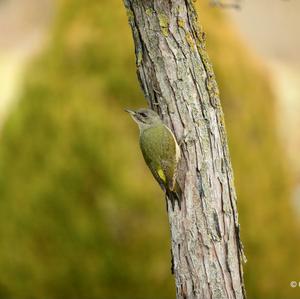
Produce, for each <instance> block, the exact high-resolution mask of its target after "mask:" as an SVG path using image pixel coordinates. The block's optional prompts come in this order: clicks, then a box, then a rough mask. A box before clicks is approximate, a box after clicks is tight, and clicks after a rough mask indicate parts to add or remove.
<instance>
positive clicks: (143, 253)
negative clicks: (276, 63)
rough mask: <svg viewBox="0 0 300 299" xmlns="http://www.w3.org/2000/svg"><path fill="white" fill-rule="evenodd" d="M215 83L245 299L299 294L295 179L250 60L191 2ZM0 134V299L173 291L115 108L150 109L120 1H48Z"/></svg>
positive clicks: (146, 188) (232, 35)
mask: <svg viewBox="0 0 300 299" xmlns="http://www.w3.org/2000/svg"><path fill="white" fill-rule="evenodd" d="M196 5H197V8H199V13H200V21H201V24H202V25H203V27H204V30H205V31H206V32H207V36H208V41H207V43H208V52H209V55H210V57H211V59H212V61H213V65H214V68H215V72H216V76H217V80H218V83H219V87H220V90H221V98H222V99H221V100H222V104H223V108H224V112H225V118H226V125H227V131H228V137H229V144H230V152H231V155H232V160H233V168H234V173H235V178H236V187H237V193H238V199H239V201H238V206H239V214H240V222H241V234H242V239H243V242H244V246H245V252H246V255H247V258H248V263H247V264H246V265H245V279H246V289H247V293H248V297H249V298H253V299H260V298H261V299H262V298H264V299H276V298H278V299H283V298H285V299H289V298H290V299H292V298H295V299H296V298H300V288H298V290H297V289H293V288H291V287H290V285H289V284H290V281H292V280H300V275H299V271H300V270H299V269H300V265H299V259H300V242H299V241H300V240H299V226H298V224H297V222H296V216H295V215H294V212H293V209H292V206H291V204H290V197H291V181H292V174H291V172H290V171H289V169H288V167H287V164H286V163H285V160H286V158H285V156H284V153H283V151H282V145H281V144H280V143H279V140H278V138H277V135H276V130H275V128H276V123H275V116H274V110H275V109H274V96H273V91H272V86H271V84H270V81H269V76H268V74H267V72H266V71H265V68H264V66H263V64H262V62H261V60H260V59H259V58H257V57H256V56H255V55H253V54H252V53H251V51H250V50H248V49H247V47H246V46H245V45H244V44H243V43H242V42H241V41H240V38H239V37H238V34H237V33H236V28H235V27H234V26H233V25H232V24H231V22H230V20H229V19H228V17H226V16H225V15H224V13H223V12H222V11H220V10H216V9H212V8H211V7H210V6H209V5H208V4H207V2H204V1H198V2H197V4H196ZM47 30H48V31H49V32H48V33H47V34H48V35H49V36H48V37H47V41H46V42H45V46H44V47H43V50H42V51H41V52H40V53H39V54H38V55H37V56H36V58H35V59H34V61H33V62H32V63H31V64H30V65H29V66H27V67H26V71H25V83H24V85H23V88H22V90H21V91H20V92H19V94H18V105H15V106H14V108H13V109H12V110H11V112H10V114H9V116H8V118H7V119H6V121H5V123H4V125H3V127H2V130H1V137H0V298H6V299H9V298H14V299H25V298H34V299H35V298H45V299H48V298H49V299H50V298H51V299H52V298H54V299H59V298H74V299H75V298H80V299H83V298H86V299H93V298H98V299H99V298H100V299H102V298H112V299H114V298H116V299H119V298H122V299H126V298H128V299H129V298H132V299H153V298H158V299H160V298H161V299H167V298H174V297H175V290H174V289H175V288H174V281H173V277H172V275H171V271H170V244H169V227H168V221H167V215H166V211H165V203H164V200H163V195H162V192H161V191H160V190H159V187H158V186H157V185H156V183H155V182H154V180H153V179H152V177H151V175H150V173H149V171H148V170H147V169H146V166H145V165H144V162H143V159H142V155H141V154H140V151H139V147H138V139H137V137H138V136H137V134H138V132H137V128H136V127H135V125H134V124H133V122H132V121H131V119H129V117H128V115H126V114H125V113H124V112H123V108H124V107H142V106H145V105H146V102H145V100H144V97H143V94H142V93H141V90H140V88H139V85H138V81H137V78H136V75H135V59H134V50H133V42H132V38H131V32H130V29H129V26H128V25H127V18H126V14H125V10H124V8H123V4H122V1H121V0H101V1H99V0H90V1H88V2H87V1H83V0H76V1H71V0H58V1H57V3H56V8H55V12H54V20H53V22H52V23H51V27H50V29H47Z"/></svg>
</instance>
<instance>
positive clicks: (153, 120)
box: [125, 108, 162, 129]
mask: <svg viewBox="0 0 300 299" xmlns="http://www.w3.org/2000/svg"><path fill="white" fill-rule="evenodd" d="M125 111H126V112H128V113H129V114H130V115H131V117H132V118H133V120H134V121H135V122H136V123H137V124H138V126H139V128H140V129H146V128H149V127H151V126H155V125H157V124H160V123H161V122H162V121H161V119H160V117H159V115H158V114H157V113H156V112H155V111H153V110H151V109H146V108H142V109H138V110H130V109H125Z"/></svg>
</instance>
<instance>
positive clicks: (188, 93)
mask: <svg viewBox="0 0 300 299" xmlns="http://www.w3.org/2000/svg"><path fill="white" fill-rule="evenodd" d="M124 2H125V7H126V9H127V13H128V18H129V23H130V25H131V28H132V31H133V37H134V42H135V52H136V64H137V74H138V77H139V80H140V83H141V86H142V88H143V91H144V93H145V96H146V98H147V100H148V102H149V105H150V106H151V107H152V108H153V109H154V110H156V111H158V112H159V113H160V115H161V116H162V118H163V120H164V122H165V123H166V124H167V125H168V126H169V127H170V128H171V129H172V130H173V132H174V133H175V136H176V138H177V140H178V141H179V144H180V146H181V151H182V158H181V162H180V166H179V171H178V177H179V179H178V180H179V183H180V186H181V188H182V190H183V193H182V204H181V208H179V206H178V205H176V206H175V209H174V210H173V209H172V205H171V202H169V201H167V206H168V215H169V222H170V227H171V239H172V258H173V273H174V275H175V281H176V293H177V298H188V299H190V298H201V299H206V298H214V299H216V298H219V299H227V298H228V299H229V298H245V290H244V283H243V271H242V260H243V252H242V245H241V242H240V237H239V224H238V217H237V216H238V214H237V208H236V194H235V189H234V183H233V174H232V168H231V163H230V158H229V154H228V146H227V139H226V132H225V128H224V118H223V112H222V109H221V106H220V99H219V92H218V87H217V84H216V81H215V76H214V73H213V70H212V66H211V64H210V61H209V59H208V56H207V54H206V50H205V40H204V39H205V34H204V32H202V31H201V30H200V29H199V26H198V23H197V22H198V21H197V14H196V11H195V8H194V6H193V3H192V0H124Z"/></svg>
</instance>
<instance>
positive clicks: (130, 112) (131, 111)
mask: <svg viewBox="0 0 300 299" xmlns="http://www.w3.org/2000/svg"><path fill="white" fill-rule="evenodd" d="M124 111H126V112H128V113H129V114H130V115H132V116H134V115H135V113H136V112H135V111H134V110H130V109H124Z"/></svg>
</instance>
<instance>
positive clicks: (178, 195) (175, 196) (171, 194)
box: [166, 181, 182, 211]
mask: <svg viewBox="0 0 300 299" xmlns="http://www.w3.org/2000/svg"><path fill="white" fill-rule="evenodd" d="M166 195H167V198H168V199H169V200H170V202H171V205H172V210H173V211H174V208H175V203H176V202H177V203H178V207H179V209H180V210H181V201H182V190H181V188H180V186H179V184H178V183H177V181H176V184H175V188H174V190H170V189H167V190H166Z"/></svg>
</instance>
